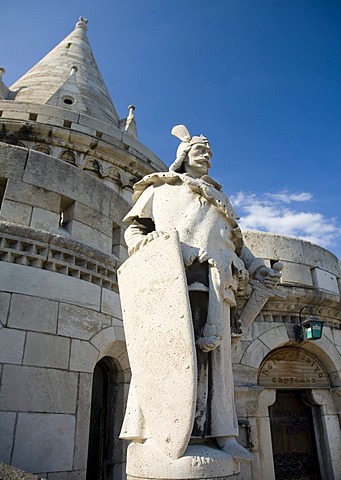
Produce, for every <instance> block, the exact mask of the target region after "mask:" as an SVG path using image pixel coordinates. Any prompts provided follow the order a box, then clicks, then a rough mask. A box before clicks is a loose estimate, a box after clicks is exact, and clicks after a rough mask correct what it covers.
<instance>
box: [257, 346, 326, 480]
mask: <svg viewBox="0 0 341 480" xmlns="http://www.w3.org/2000/svg"><path fill="white" fill-rule="evenodd" d="M258 384H259V385H260V386H262V387H265V388H270V389H276V400H275V403H274V404H273V405H272V406H270V407H269V421H270V431H271V443H272V451H273V466H274V470H275V478H276V480H281V479H286V478H298V479H306V480H308V479H309V480H319V479H321V478H322V477H321V470H322V471H324V465H323V464H322V463H320V462H322V460H323V459H322V457H321V451H322V450H321V447H322V445H323V433H322V430H321V429H319V431H317V430H318V429H317V424H316V421H317V419H318V418H319V417H320V416H321V412H320V410H319V409H320V407H318V406H316V404H315V403H311V402H310V393H311V392H312V391H313V390H314V389H329V388H330V382H329V377H328V374H327V372H326V370H325V368H324V366H323V365H322V363H321V362H320V361H319V360H318V359H317V358H316V357H315V356H313V355H312V354H311V353H309V352H307V351H305V350H303V349H301V348H296V347H292V346H290V347H282V348H279V349H277V350H274V351H273V352H271V353H270V354H269V355H268V356H267V357H266V358H265V359H264V361H263V363H262V365H261V366H260V369H259V376H258ZM318 452H319V453H320V455H318Z"/></svg>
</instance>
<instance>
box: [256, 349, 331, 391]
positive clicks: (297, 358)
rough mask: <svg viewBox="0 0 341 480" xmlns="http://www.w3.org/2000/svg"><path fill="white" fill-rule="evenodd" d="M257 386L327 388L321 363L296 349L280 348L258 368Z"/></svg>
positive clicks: (328, 385)
mask: <svg viewBox="0 0 341 480" xmlns="http://www.w3.org/2000/svg"><path fill="white" fill-rule="evenodd" d="M258 383H259V385H262V386H264V387H269V388H281V389H282V388H290V389H293V388H329V387H330V384H329V378H328V375H327V373H326V371H325V369H324V367H323V366H322V365H321V363H320V362H319V361H318V360H317V359H316V358H315V357H314V356H313V355H311V354H310V353H308V352H306V351H304V350H301V349H298V348H282V349H280V350H277V351H276V352H274V353H272V354H270V355H269V357H268V358H267V359H266V360H265V361H264V363H263V365H262V366H261V368H260V372H259V377H258Z"/></svg>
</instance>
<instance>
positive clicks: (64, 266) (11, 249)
mask: <svg viewBox="0 0 341 480" xmlns="http://www.w3.org/2000/svg"><path fill="white" fill-rule="evenodd" d="M0 261H4V262H9V263H17V264H20V265H26V266H30V267H35V268H40V269H43V270H49V271H52V272H56V273H60V274H63V275H67V276H70V277H74V278H77V279H80V280H85V281H87V282H90V283H94V284H95V285H98V286H100V287H102V288H106V289H108V290H113V291H117V277H116V271H117V268H118V266H119V262H118V260H116V259H114V258H113V257H112V256H110V255H107V254H105V253H103V252H100V251H99V250H96V249H94V248H92V247H89V246H86V245H83V244H82V243H79V242H77V241H75V240H73V239H71V238H68V237H64V236H62V235H56V234H53V233H48V232H44V231H42V230H38V229H35V228H32V227H26V226H21V225H17V224H12V223H9V222H0Z"/></svg>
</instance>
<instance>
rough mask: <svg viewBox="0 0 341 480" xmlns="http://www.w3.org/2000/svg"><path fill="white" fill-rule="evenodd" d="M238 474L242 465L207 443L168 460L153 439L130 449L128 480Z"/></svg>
mask: <svg viewBox="0 0 341 480" xmlns="http://www.w3.org/2000/svg"><path fill="white" fill-rule="evenodd" d="M239 474H240V464H239V462H236V461H235V460H234V459H233V457H232V456H231V455H230V454H228V453H226V452H224V451H223V450H220V449H218V448H212V447H211V446H208V445H205V444H196V445H189V446H188V448H187V450H186V451H185V453H184V454H183V456H182V457H180V458H179V459H177V460H173V459H171V458H169V457H167V456H166V455H165V454H164V453H163V452H162V451H161V450H160V449H159V448H158V447H157V445H156V444H155V442H154V441H153V440H152V439H149V440H147V441H146V442H144V443H143V444H141V443H131V444H130V445H129V447H128V455H127V479H128V480H152V479H153V480H154V479H163V480H168V479H170V480H180V479H183V480H185V479H197V480H201V479H202V480H213V479H218V478H219V480H225V479H228V480H232V479H233V480H234V479H240V475H239Z"/></svg>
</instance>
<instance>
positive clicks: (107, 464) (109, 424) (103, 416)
mask: <svg viewBox="0 0 341 480" xmlns="http://www.w3.org/2000/svg"><path fill="white" fill-rule="evenodd" d="M116 397H117V369H116V367H115V364H114V361H113V360H112V359H111V358H110V357H104V358H102V359H101V360H100V361H99V362H98V363H97V364H96V367H95V370H94V376H93V385H92V397H91V415H90V430H89V449H88V464H87V476H86V479H87V480H111V479H112V478H113V469H114V420H115V404H116Z"/></svg>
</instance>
